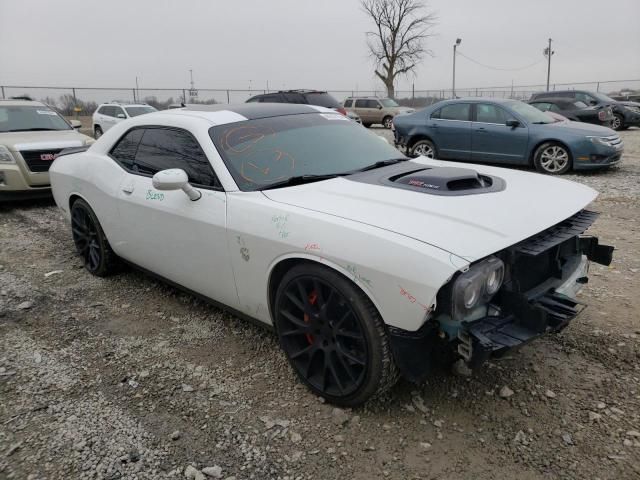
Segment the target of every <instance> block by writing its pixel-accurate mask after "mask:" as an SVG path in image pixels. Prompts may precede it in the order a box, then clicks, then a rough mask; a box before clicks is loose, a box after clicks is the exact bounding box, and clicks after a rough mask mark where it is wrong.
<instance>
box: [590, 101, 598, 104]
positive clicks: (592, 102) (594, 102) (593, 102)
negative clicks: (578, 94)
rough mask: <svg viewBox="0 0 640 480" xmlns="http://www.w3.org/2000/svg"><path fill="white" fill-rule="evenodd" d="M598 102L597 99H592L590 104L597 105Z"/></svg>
mask: <svg viewBox="0 0 640 480" xmlns="http://www.w3.org/2000/svg"><path fill="white" fill-rule="evenodd" d="M597 104H598V102H596V101H595V100H591V101H590V102H589V105H597Z"/></svg>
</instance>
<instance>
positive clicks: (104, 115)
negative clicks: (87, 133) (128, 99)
mask: <svg viewBox="0 0 640 480" xmlns="http://www.w3.org/2000/svg"><path fill="white" fill-rule="evenodd" d="M155 111H156V109H155V108H154V107H152V106H151V105H147V104H146V103H116V102H112V103H103V104H102V105H100V106H99V107H98V108H97V109H96V111H95V112H93V118H92V123H93V136H94V137H95V138H100V137H101V136H102V134H103V133H104V132H106V131H107V130H109V129H110V128H111V127H113V126H114V125H115V124H117V123H119V122H122V121H123V120H126V119H127V118H133V117H137V116H138V115H143V114H145V113H151V112H155Z"/></svg>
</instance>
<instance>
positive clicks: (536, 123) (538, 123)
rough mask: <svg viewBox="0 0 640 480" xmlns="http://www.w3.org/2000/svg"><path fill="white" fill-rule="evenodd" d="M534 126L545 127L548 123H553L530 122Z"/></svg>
mask: <svg viewBox="0 0 640 480" xmlns="http://www.w3.org/2000/svg"><path fill="white" fill-rule="evenodd" d="M531 123H533V124H534V125H547V124H548V123H553V122H531Z"/></svg>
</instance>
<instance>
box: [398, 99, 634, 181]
mask: <svg viewBox="0 0 640 480" xmlns="http://www.w3.org/2000/svg"><path fill="white" fill-rule="evenodd" d="M393 126H394V135H395V143H396V145H397V146H402V147H404V148H406V150H407V153H409V154H410V155H414V156H420V155H423V156H426V157H431V158H438V159H441V160H461V161H469V162H483V163H503V164H509V165H534V166H535V167H536V169H537V170H538V171H540V172H543V173H552V174H561V173H565V172H567V171H569V170H570V169H574V170H580V169H594V168H603V167H609V166H611V165H614V164H616V163H618V162H619V161H620V159H621V158H622V151H623V144H622V141H621V140H620V137H619V136H618V134H616V132H614V131H613V130H611V129H610V128H606V127H601V126H597V125H590V124H585V123H579V122H556V121H554V120H553V119H552V118H550V117H549V116H547V115H546V114H545V113H543V112H541V111H540V110H538V109H536V108H534V107H532V106H531V105H527V104H526V103H523V102H519V101H517V100H495V99H491V100H489V99H486V98H468V99H456V100H446V101H443V102H439V103H437V104H435V105H432V106H430V107H428V108H425V109H424V110H419V111H417V112H415V113H411V114H408V115H401V116H396V117H395V118H394V119H393Z"/></svg>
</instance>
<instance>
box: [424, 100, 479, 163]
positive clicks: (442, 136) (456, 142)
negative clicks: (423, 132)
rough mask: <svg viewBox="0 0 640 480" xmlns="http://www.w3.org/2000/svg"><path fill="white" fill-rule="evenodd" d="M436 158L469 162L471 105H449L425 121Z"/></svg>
mask: <svg viewBox="0 0 640 480" xmlns="http://www.w3.org/2000/svg"><path fill="white" fill-rule="evenodd" d="M427 130H428V131H429V132H430V135H431V139H432V140H433V141H434V143H435V145H436V150H437V154H438V158H443V159H444V158H447V159H451V160H471V104H470V103H450V104H449V105H445V106H443V107H442V108H440V109H438V110H436V111H435V112H433V113H432V114H431V116H430V117H429V118H428V119H427Z"/></svg>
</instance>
